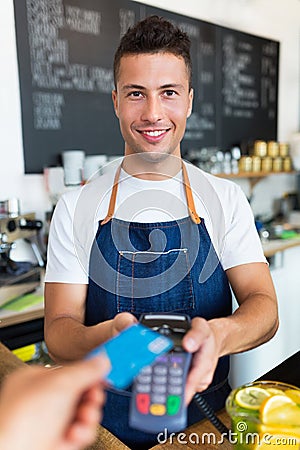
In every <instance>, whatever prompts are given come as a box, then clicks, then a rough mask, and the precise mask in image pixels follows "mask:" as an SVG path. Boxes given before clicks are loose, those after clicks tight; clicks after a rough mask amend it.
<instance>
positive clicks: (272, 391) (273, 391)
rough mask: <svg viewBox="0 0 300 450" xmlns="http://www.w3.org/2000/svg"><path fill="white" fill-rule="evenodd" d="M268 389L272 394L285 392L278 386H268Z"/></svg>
mask: <svg viewBox="0 0 300 450" xmlns="http://www.w3.org/2000/svg"><path fill="white" fill-rule="evenodd" d="M267 391H268V392H269V393H270V394H272V395H275V394H279V395H282V394H283V391H282V390H281V389H277V388H267Z"/></svg>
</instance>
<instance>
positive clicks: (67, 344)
mask: <svg viewBox="0 0 300 450" xmlns="http://www.w3.org/2000/svg"><path fill="white" fill-rule="evenodd" d="M111 337H112V320H108V321H106V322H102V323H100V324H97V325H94V326H91V327H86V326H85V325H83V324H82V323H81V322H80V321H78V320H76V319H75V318H73V317H57V318H56V319H55V320H53V321H52V322H51V324H50V325H49V326H45V341H46V344H47V347H48V350H49V353H50V355H51V357H52V358H53V359H54V360H55V362H57V363H59V364H62V363H64V362H67V361H74V360H78V359H81V358H83V357H84V356H85V355H86V354H87V353H88V352H89V351H90V350H92V349H93V348H95V347H96V346H97V345H99V344H101V343H102V342H105V341H107V340H108V339H110V338H111Z"/></svg>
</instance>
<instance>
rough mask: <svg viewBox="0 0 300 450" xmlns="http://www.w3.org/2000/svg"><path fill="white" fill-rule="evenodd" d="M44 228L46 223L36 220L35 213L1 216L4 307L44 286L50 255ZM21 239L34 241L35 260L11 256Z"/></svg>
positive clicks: (0, 295)
mask: <svg viewBox="0 0 300 450" xmlns="http://www.w3.org/2000/svg"><path fill="white" fill-rule="evenodd" d="M42 227H43V223H42V221H40V220H36V218H35V213H29V214H22V215H13V216H11V215H10V214H7V215H5V214H1V215H0V307H1V306H2V305H4V304H5V303H7V302H9V301H10V300H13V299H14V298H17V297H20V296H22V295H24V294H27V293H30V292H33V291H35V289H36V288H37V287H39V286H40V283H41V274H42V270H43V267H44V266H45V255H46V251H45V248H44V245H43V239H42V235H41V230H42ZM19 239H24V240H25V241H26V242H27V243H29V244H30V246H31V248H32V250H33V253H34V255H35V260H36V261H35V262H30V261H14V260H13V259H12V258H11V251H12V250H13V249H14V248H15V247H16V245H17V241H18V240H19Z"/></svg>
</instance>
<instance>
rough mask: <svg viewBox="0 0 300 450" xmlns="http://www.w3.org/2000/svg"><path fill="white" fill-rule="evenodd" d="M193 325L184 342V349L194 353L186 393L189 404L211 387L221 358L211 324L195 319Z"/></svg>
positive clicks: (198, 318)
mask: <svg viewBox="0 0 300 450" xmlns="http://www.w3.org/2000/svg"><path fill="white" fill-rule="evenodd" d="M191 325H192V327H191V329H190V330H189V331H188V332H187V333H186V335H185V336H184V338H183V342H182V344H183V348H184V349H185V350H186V351H188V352H189V353H193V359H192V365H191V368H190V372H189V374H188V377H187V384H186V391H185V395H186V402H187V403H190V401H191V400H192V398H193V396H194V394H195V393H196V392H201V391H204V390H205V389H206V388H207V387H208V386H209V385H210V383H211V382H212V379H213V375H214V371H215V369H216V366H217V363H218V358H219V348H218V346H217V340H216V336H215V333H214V330H213V328H212V327H211V326H210V324H209V322H208V321H207V320H205V319H202V318H201V317H195V318H194V319H192V322H191Z"/></svg>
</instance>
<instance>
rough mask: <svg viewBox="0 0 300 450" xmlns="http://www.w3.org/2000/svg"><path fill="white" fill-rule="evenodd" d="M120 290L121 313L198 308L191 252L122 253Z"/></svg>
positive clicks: (119, 306) (118, 296)
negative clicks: (190, 258)
mask: <svg viewBox="0 0 300 450" xmlns="http://www.w3.org/2000/svg"><path fill="white" fill-rule="evenodd" d="M116 288H117V289H116V292H117V310H118V312H125V311H127V312H131V313H136V314H141V313H147V312H172V311H186V312H188V311H189V310H192V309H194V307H195V305H194V294H193V285H192V279H191V267H190V264H189V258H188V250H187V249H185V248H184V249H172V250H169V251H167V252H148V251H141V252H138V251H137V252H130V251H119V255H118V265H117V287H116Z"/></svg>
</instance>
